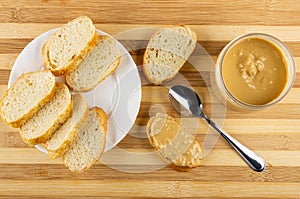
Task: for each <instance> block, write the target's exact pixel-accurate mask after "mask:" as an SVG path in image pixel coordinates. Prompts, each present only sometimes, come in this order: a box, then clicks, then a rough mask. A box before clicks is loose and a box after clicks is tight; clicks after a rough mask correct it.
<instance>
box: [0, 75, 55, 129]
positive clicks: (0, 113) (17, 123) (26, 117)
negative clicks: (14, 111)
mask: <svg viewBox="0 0 300 199" xmlns="http://www.w3.org/2000/svg"><path fill="white" fill-rule="evenodd" d="M40 72H49V71H47V70H45V71H38V72H28V73H23V74H22V75H21V76H20V77H18V79H17V80H16V81H15V82H14V83H13V84H12V86H11V87H10V88H9V89H7V90H6V91H5V94H4V96H3V97H2V98H1V100H0V107H1V109H0V116H1V118H2V120H3V121H4V123H5V124H7V125H8V126H11V127H13V128H19V127H21V126H22V125H23V124H24V123H25V122H26V121H27V120H29V119H30V118H31V117H32V116H33V115H34V114H35V113H36V112H37V111H38V110H39V109H40V108H41V107H42V106H43V105H45V104H47V103H48V102H49V101H50V100H51V99H52V97H53V96H54V93H55V88H56V84H55V79H54V81H53V83H54V84H53V86H52V88H51V89H50V92H49V93H48V94H47V95H46V96H45V98H44V99H42V100H41V101H40V102H39V103H38V105H37V106H36V107H34V108H33V109H31V110H30V111H29V112H28V113H26V114H24V115H23V116H22V117H21V118H19V119H18V120H16V121H11V122H10V121H8V120H7V118H6V116H5V114H4V113H3V111H2V107H3V103H4V99H5V98H6V97H7V95H8V92H9V90H10V89H12V88H14V87H15V85H16V83H17V81H18V80H20V79H22V78H24V76H26V75H30V74H34V73H40Z"/></svg>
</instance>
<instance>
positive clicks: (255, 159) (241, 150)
mask: <svg viewBox="0 0 300 199" xmlns="http://www.w3.org/2000/svg"><path fill="white" fill-rule="evenodd" d="M201 116H202V118H203V119H204V120H206V121H207V123H208V124H210V125H211V126H212V127H214V129H216V130H217V131H218V132H219V133H220V134H221V135H222V136H223V138H225V140H226V141H227V142H228V143H229V144H230V145H231V146H232V147H233V148H234V149H235V150H236V152H237V153H238V154H240V156H241V157H242V158H243V159H244V161H245V162H246V163H247V164H248V165H249V166H250V167H251V168H252V169H253V170H254V171H258V172H261V171H263V170H264V169H265V167H266V163H265V161H264V160H263V159H262V158H261V157H260V156H258V155H257V154H256V153H254V152H253V151H251V150H250V149H248V148H247V147H246V146H244V145H243V144H241V143H240V142H239V141H237V140H236V139H234V138H233V137H231V135H229V134H228V133H226V132H225V131H224V130H222V129H221V128H220V127H219V126H218V125H217V124H216V123H214V122H213V121H212V120H210V119H209V118H208V117H207V116H206V115H204V114H202V115H201Z"/></svg>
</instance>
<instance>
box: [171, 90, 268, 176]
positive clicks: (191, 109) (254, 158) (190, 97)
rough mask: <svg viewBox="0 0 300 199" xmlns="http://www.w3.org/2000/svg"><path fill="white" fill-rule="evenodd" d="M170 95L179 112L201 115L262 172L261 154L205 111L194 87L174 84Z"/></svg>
mask: <svg viewBox="0 0 300 199" xmlns="http://www.w3.org/2000/svg"><path fill="white" fill-rule="evenodd" d="M169 97H170V101H171V104H172V105H173V106H174V107H175V109H176V110H177V111H178V112H180V113H182V114H183V115H185V116H191V115H193V116H196V117H201V118H203V119H204V120H205V121H206V122H207V123H208V124H210V125H211V126H212V127H213V128H214V129H215V130H217V131H218V132H219V133H220V134H221V135H222V136H223V138H225V140H226V141H227V142H228V143H229V144H230V145H231V146H232V147H233V148H234V149H235V150H236V152H237V153H238V154H239V155H240V156H241V157H242V158H243V159H244V161H245V162H246V163H247V164H248V165H249V166H250V167H251V168H252V169H253V170H254V171H258V172H260V171H263V170H264V169H265V167H266V163H265V161H264V160H263V159H262V158H261V157H260V156H258V155H257V154H256V153H254V152H253V151H251V150H250V149H248V148H247V147H245V146H244V145H242V144H241V143H240V142H238V141H237V140H236V139H234V138H233V137H231V136H230V135H229V134H227V133H226V132H225V131H224V130H222V129H221V128H220V127H218V126H217V124H216V123H214V122H213V121H212V120H210V119H209V118H208V117H207V116H206V115H205V114H204V113H203V111H202V103H201V100H200V98H199V96H198V95H197V93H195V92H194V91H193V90H192V89H190V88H188V87H185V86H180V85H176V86H173V87H171V88H170V90H169Z"/></svg>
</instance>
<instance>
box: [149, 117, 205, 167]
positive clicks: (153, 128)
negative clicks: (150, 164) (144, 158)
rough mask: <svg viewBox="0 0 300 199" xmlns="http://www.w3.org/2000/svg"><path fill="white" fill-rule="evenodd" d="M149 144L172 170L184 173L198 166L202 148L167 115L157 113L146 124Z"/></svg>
mask: <svg viewBox="0 0 300 199" xmlns="http://www.w3.org/2000/svg"><path fill="white" fill-rule="evenodd" d="M147 135H148V139H149V142H150V144H151V145H152V146H153V148H154V150H155V152H156V153H157V154H158V155H159V156H160V157H161V159H162V160H163V161H164V162H166V163H167V164H169V165H170V166H171V167H172V168H174V169H176V170H180V171H186V170H188V169H190V168H194V167H198V166H200V161H201V159H202V158H203V153H202V146H201V144H200V142H199V141H198V139H197V138H196V137H195V136H194V135H193V134H192V133H190V132H189V131H188V130H187V129H186V128H184V127H183V126H181V125H180V124H178V123H177V121H176V120H175V119H174V118H172V117H170V116H169V115H167V114H163V113H157V114H156V115H155V116H153V117H151V118H150V120H149V121H148V124H147Z"/></svg>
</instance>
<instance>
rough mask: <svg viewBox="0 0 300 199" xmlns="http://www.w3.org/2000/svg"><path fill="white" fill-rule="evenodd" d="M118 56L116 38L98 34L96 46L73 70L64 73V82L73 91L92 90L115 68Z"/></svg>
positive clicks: (118, 59)
mask: <svg viewBox="0 0 300 199" xmlns="http://www.w3.org/2000/svg"><path fill="white" fill-rule="evenodd" d="M120 58H121V56H120V50H119V48H118V44H117V42H116V40H115V39H113V38H112V37H109V36H105V35H99V36H98V41H97V45H96V47H95V48H94V49H93V50H92V51H91V52H90V53H89V54H88V55H87V56H86V57H85V59H84V60H83V62H81V64H80V65H79V66H78V67H77V68H76V69H75V70H73V71H72V72H70V73H69V74H68V75H66V82H67V84H68V85H69V86H70V87H71V88H72V89H73V90H74V91H89V90H92V89H93V88H94V87H95V86H97V85H98V84H99V83H100V82H102V81H103V80H104V79H105V78H106V77H107V76H109V75H110V74H112V73H113V72H114V71H115V70H116V69H117V67H118V66H119V63H120Z"/></svg>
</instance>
